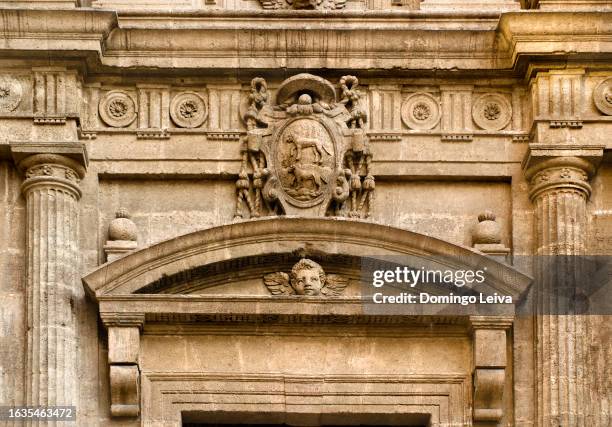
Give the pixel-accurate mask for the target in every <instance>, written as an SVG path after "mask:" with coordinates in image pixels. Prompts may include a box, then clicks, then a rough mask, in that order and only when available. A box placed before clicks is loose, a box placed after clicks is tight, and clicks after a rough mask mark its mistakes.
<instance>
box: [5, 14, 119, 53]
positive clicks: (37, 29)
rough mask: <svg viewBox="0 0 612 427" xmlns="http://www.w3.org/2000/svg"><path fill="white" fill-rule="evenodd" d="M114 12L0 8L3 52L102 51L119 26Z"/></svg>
mask: <svg viewBox="0 0 612 427" xmlns="http://www.w3.org/2000/svg"><path fill="white" fill-rule="evenodd" d="M117 26H118V22H117V14H116V13H115V12H113V11H102V10H98V11H94V10H90V9H21V8H11V9H9V8H0V41H2V50H1V51H0V52H4V53H9V52H10V53H11V56H14V55H15V54H18V55H19V56H25V55H28V54H29V53H30V52H36V51H44V52H47V53H48V52H50V51H56V52H58V54H57V55H58V56H60V57H61V56H64V54H62V53H60V52H66V53H68V54H70V55H72V56H73V55H74V54H75V53H76V52H82V53H85V52H87V51H94V52H97V53H98V54H100V55H101V54H102V51H103V43H104V40H106V39H107V38H108V36H109V34H110V32H111V31H112V30H113V29H114V28H117Z"/></svg>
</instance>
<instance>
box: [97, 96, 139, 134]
mask: <svg viewBox="0 0 612 427" xmlns="http://www.w3.org/2000/svg"><path fill="white" fill-rule="evenodd" d="M98 110H99V113H100V118H101V119H102V121H104V123H106V124H107V125H108V126H111V127H117V128H121V127H126V126H129V125H130V124H132V122H133V121H134V120H136V116H137V115H138V114H137V112H136V103H135V102H134V100H133V99H132V97H131V96H130V95H129V94H128V93H127V92H124V91H122V90H112V91H110V92H107V93H106V94H105V95H104V97H102V99H101V100H100V104H99V108H98Z"/></svg>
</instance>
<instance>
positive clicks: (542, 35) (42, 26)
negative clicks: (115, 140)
mask: <svg viewBox="0 0 612 427" xmlns="http://www.w3.org/2000/svg"><path fill="white" fill-rule="evenodd" d="M0 13H1V14H2V18H3V19H2V20H1V21H0V30H2V32H1V33H0V39H4V40H3V45H4V48H3V52H4V54H5V55H6V56H11V57H15V56H21V57H32V56H36V54H37V53H36V52H40V53H42V52H44V54H45V55H50V53H49V52H53V53H52V54H51V55H52V56H53V57H54V59H57V60H61V59H65V58H68V57H74V56H87V55H89V57H90V60H89V61H88V65H89V67H90V68H92V69H93V71H94V72H95V71H100V70H104V71H105V72H111V73H112V72H114V71H116V70H126V69H127V68H133V69H138V70H143V69H147V68H148V69H155V70H156V72H160V71H162V72H163V71H164V70H168V71H170V70H181V69H182V70H186V72H189V70H196V69H197V70H205V69H210V70H219V69H227V70H230V69H231V70H235V69H241V70H243V71H248V70H265V69H279V68H285V69H294V68H295V69H305V68H310V69H311V68H327V69H342V70H347V69H351V70H366V69H367V70H374V71H376V70H393V71H394V72H395V71H397V70H400V71H409V70H414V71H426V70H427V71H431V70H433V71H432V72H437V73H439V72H444V71H448V72H453V73H456V72H457V70H459V71H461V70H466V71H467V70H481V71H482V72H485V71H491V72H495V73H506V74H513V73H516V72H524V71H525V63H527V64H529V63H530V62H532V61H534V60H536V59H537V61H538V62H539V63H543V64H544V65H546V64H549V65H550V66H551V67H555V66H556V64H557V63H559V62H565V61H568V60H572V59H577V60H581V58H584V59H585V60H586V59H587V58H588V60H589V61H591V62H592V61H596V60H604V61H607V60H609V52H611V51H612V19H610V17H611V16H612V15H611V13H610V12H601V11H600V12H597V11H585V12H575V11H573V12H572V11H569V12H561V11H521V12H504V13H499V12H489V11H475V12H459V13H457V12H431V11H376V10H370V11H331V12H329V11H328V12H322V11H292V10H288V11H259V10H242V11H232V10H214V11H197V12H172V13H163V12H151V11H149V12H121V13H119V14H118V13H117V12H115V11H108V10H100V9H86V8H82V9H66V10H33V9H0ZM92 53H93V54H94V55H93V56H92V55H91V54H92Z"/></svg>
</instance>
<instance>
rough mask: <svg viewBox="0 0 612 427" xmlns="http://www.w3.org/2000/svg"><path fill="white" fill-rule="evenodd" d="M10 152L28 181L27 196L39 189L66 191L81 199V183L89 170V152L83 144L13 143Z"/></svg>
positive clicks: (23, 186)
mask: <svg viewBox="0 0 612 427" xmlns="http://www.w3.org/2000/svg"><path fill="white" fill-rule="evenodd" d="M10 151H11V155H12V157H13V160H14V162H15V164H16V165H17V167H18V168H19V169H21V170H22V171H23V173H24V174H25V177H26V180H25V181H24V183H23V184H22V186H21V191H22V192H23V193H24V194H25V193H27V192H28V191H30V190H31V189H34V188H39V187H40V186H42V185H44V186H52V187H57V188H63V189H65V190H67V191H68V192H70V193H72V194H73V195H74V197H75V198H76V199H77V200H78V199H80V197H81V190H80V188H79V185H78V184H79V182H80V181H81V179H83V178H84V177H85V173H86V170H87V164H88V159H87V152H86V150H85V146H84V145H83V144H81V143H64V142H60V143H53V142H40V143H33V142H11V144H10Z"/></svg>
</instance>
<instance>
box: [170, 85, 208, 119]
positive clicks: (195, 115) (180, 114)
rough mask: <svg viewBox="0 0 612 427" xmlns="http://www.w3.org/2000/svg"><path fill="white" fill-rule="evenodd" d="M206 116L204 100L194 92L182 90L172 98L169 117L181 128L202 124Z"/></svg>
mask: <svg viewBox="0 0 612 427" xmlns="http://www.w3.org/2000/svg"><path fill="white" fill-rule="evenodd" d="M207 116H208V108H207V106H206V101H204V99H203V98H202V97H201V96H200V95H198V94H197V93H195V92H182V93H180V94H178V95H176V96H175V97H174V99H172V103H171V104H170V117H172V121H173V122H174V123H175V124H176V125H177V126H179V127H182V128H197V127H200V126H202V124H203V123H204V121H205V120H206V117H207Z"/></svg>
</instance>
